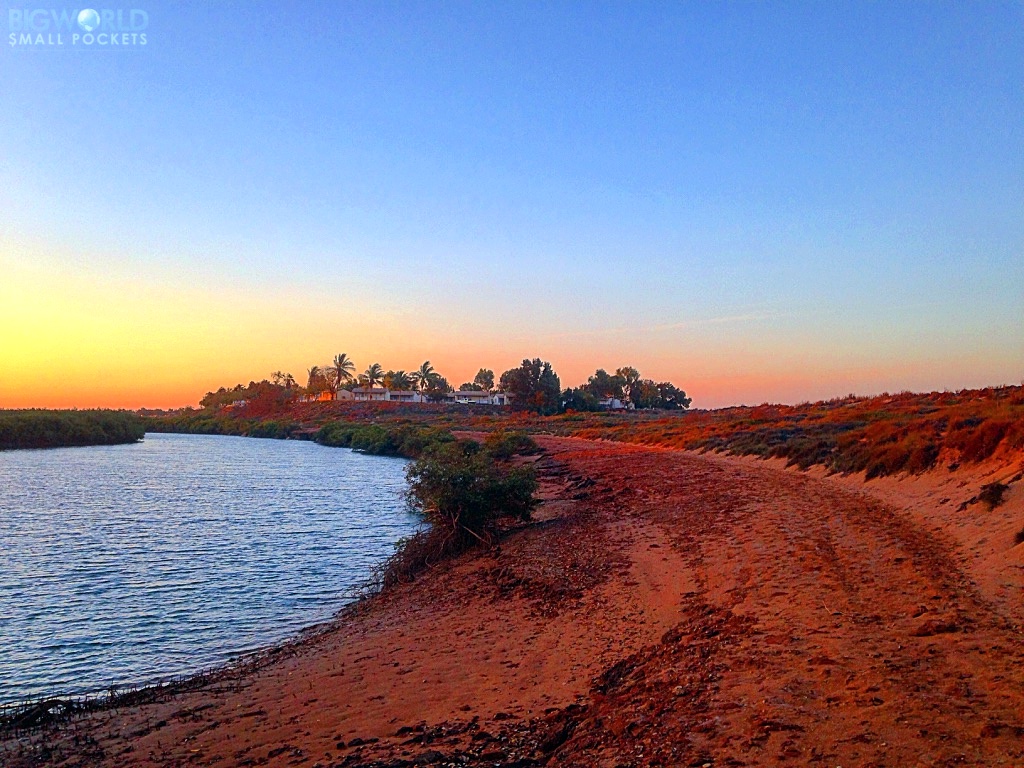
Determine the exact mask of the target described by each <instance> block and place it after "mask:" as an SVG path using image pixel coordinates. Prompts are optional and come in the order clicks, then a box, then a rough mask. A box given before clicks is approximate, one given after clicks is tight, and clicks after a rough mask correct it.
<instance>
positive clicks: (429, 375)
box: [411, 360, 438, 392]
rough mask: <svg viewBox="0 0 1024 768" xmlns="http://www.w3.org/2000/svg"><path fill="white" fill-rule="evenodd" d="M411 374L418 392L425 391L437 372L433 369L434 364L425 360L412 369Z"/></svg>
mask: <svg viewBox="0 0 1024 768" xmlns="http://www.w3.org/2000/svg"><path fill="white" fill-rule="evenodd" d="M411 375H412V380H413V381H414V382H416V386H417V387H419V390H420V392H425V391H426V390H427V389H428V388H429V387H430V384H431V382H432V381H433V380H434V379H435V378H437V376H438V373H437V371H435V370H434V366H432V365H431V364H430V361H429V360H425V361H424V362H423V365H421V366H420V367H419V368H417V369H416V370H415V371H413V372H412V374H411Z"/></svg>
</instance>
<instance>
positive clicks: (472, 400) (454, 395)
mask: <svg viewBox="0 0 1024 768" xmlns="http://www.w3.org/2000/svg"><path fill="white" fill-rule="evenodd" d="M448 397H450V398H451V399H452V400H454V401H455V402H456V403H469V404H471V405H491V404H493V402H494V399H493V397H492V396H491V393H490V392H484V391H483V390H482V389H468V390H462V391H460V392H449V393H448Z"/></svg>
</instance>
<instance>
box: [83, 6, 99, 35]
mask: <svg viewBox="0 0 1024 768" xmlns="http://www.w3.org/2000/svg"><path fill="white" fill-rule="evenodd" d="M99 25H100V15H99V14H98V13H96V11H94V10H93V9H92V8H86V9H85V10H84V11H79V13H78V26H80V27H81V28H82V31H83V32H92V31H93V30H95V29H96V28H97V27H98V26H99Z"/></svg>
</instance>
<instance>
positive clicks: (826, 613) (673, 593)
mask: <svg viewBox="0 0 1024 768" xmlns="http://www.w3.org/2000/svg"><path fill="white" fill-rule="evenodd" d="M542 443H543V444H544V445H545V447H546V448H547V449H548V453H547V455H546V456H545V457H543V458H542V459H541V461H540V465H541V467H542V468H543V469H544V472H545V478H546V479H545V486H544V493H545V496H546V498H547V499H548V501H547V502H546V504H545V505H544V507H543V508H542V509H541V514H540V515H539V516H538V517H539V518H540V519H541V520H542V522H540V523H539V524H537V525H535V526H532V527H531V528H528V529H526V530H523V531H521V532H519V533H516V534H514V535H513V536H511V537H510V538H509V539H508V540H507V541H506V542H504V543H503V545H502V547H501V551H500V552H499V553H496V554H491V555H485V556H480V557H475V558H467V559H466V560H463V561H460V562H458V563H456V564H455V565H454V566H453V567H450V568H444V569H438V570H437V571H435V572H432V573H430V574H428V575H427V576H426V577H425V578H422V579H420V580H419V581H417V583H415V584H413V585H410V586H409V587H408V588H403V589H400V590H397V591H395V592H394V593H392V594H390V595H387V596H385V597H383V598H379V599H377V600H375V601H372V602H371V603H370V604H369V605H368V606H366V607H365V608H364V609H361V610H358V611H353V612H351V614H350V615H349V616H347V617H346V618H345V619H344V620H342V621H341V622H339V624H338V626H337V628H336V629H334V630H333V631H332V632H330V633H328V634H326V635H324V636H321V637H320V638H318V639H316V640H315V641H314V642H311V643H307V644H303V645H300V646H297V647H293V648H289V649H287V650H285V651H283V652H282V653H281V654H279V656H280V657H281V658H280V660H278V661H275V662H274V663H273V664H271V665H269V666H267V667H266V668H264V669H263V670H261V671H259V672H258V673H256V674H252V675H248V676H246V677H243V678H240V679H238V680H233V681H226V682H222V683H220V684H218V685H217V686H214V687H211V689H209V690H205V691H200V692H194V693H189V694H184V695H181V696H178V697H176V698H174V699H173V700H171V701H166V702H161V703H156V704H151V705H147V706H144V707H139V708H135V709H132V710H122V711H116V712H110V713H103V714H100V715H96V716H94V717H92V718H90V719H87V720H82V721H79V722H77V723H75V724H74V725H73V726H71V727H69V728H67V729H66V730H64V731H62V732H61V733H60V734H58V735H57V736H56V737H55V736H53V735H52V734H51V735H47V736H46V743H47V744H48V745H49V747H48V748H49V749H50V751H49V752H43V753H37V754H36V757H35V758H34V759H33V758H31V757H30V756H29V754H28V753H27V752H26V751H24V750H21V749H20V748H19V749H17V750H16V749H13V747H12V745H10V744H9V745H7V747H6V749H7V751H6V752H0V759H6V760H7V761H8V762H9V763H10V764H11V765H12V766H21V765H29V764H40V763H43V764H53V765H76V764H81V765H110V766H120V765H140V766H147V765H153V766H178V765H181V766H185V765H209V766H241V765H274V766H277V765H282V766H284V765H305V766H314V765H317V764H319V765H320V766H323V767H325V768H326V766H331V765H345V766H350V765H363V766H370V765H375V766H385V765H387V766H394V767H395V768H397V767H398V766H403V765H414V764H419V765H449V764H450V765H465V764H470V765H504V766H509V765H519V766H527V765H541V764H546V765H566V766H609V767H611V766H634V765H635V766H654V765H663V766H691V765H696V766H704V765H707V764H711V765H713V766H720V765H748V766H772V765H822V766H832V767H834V766H845V767H846V768H849V767H850V766H918V765H920V766H945V765H1007V766H1011V765H1017V766H1020V765H1024V664H1022V661H1024V643H1022V641H1024V634H1022V633H1021V629H1020V627H1019V626H1017V625H1016V624H1015V617H1016V616H1018V615H1019V614H1018V613H1017V612H1016V610H1012V607H1013V606H1012V603H1013V601H1014V600H1016V601H1018V602H1019V601H1020V600H1021V595H1020V593H1019V591H1018V592H1017V593H1016V594H1014V593H1013V592H1012V591H1011V592H1009V593H1006V592H1005V590H1004V592H1001V593H999V594H1000V595H1002V598H1001V599H996V598H995V597H993V594H992V592H991V590H987V589H984V588H983V586H984V584H986V583H987V582H986V578H987V576H986V574H985V573H980V572H978V567H979V566H978V563H979V562H981V561H980V560H978V559H977V558H972V557H971V556H970V554H969V553H967V552H965V551H964V548H963V547H962V546H961V544H959V543H958V539H957V538H956V536H954V535H951V534H950V533H948V532H947V531H945V530H943V529H941V528H940V529H938V530H936V529H935V527H934V525H933V523H934V519H928V518H927V517H926V516H922V514H921V510H919V509H911V508H899V507H897V506H891V505H888V506H887V505H885V504H883V503H882V502H881V501H878V500H876V499H872V498H870V497H868V496H865V494H863V493H860V492H856V491H855V490H851V489H848V488H845V487H843V485H842V484H841V483H836V482H832V481H829V480H822V479H818V478H815V477H811V476H807V475H803V474H797V473H792V472H785V471H781V470H779V469H776V468H773V467H768V466H757V465H754V464H752V463H750V462H742V461H732V460H728V459H718V458H713V457H697V456H693V455H688V454H685V453H681V452H674V451H665V450H659V449H652V448H644V447H638V446H626V445H621V444H609V443H596V442H589V441H582V440H572V439H556V438H546V439H543V440H542ZM1016 490H1017V489H1016V488H1014V491H1016ZM890 495H891V494H890ZM1011 500H1013V499H1012V497H1011ZM1014 503H1016V502H1015V501H1014ZM1021 522H1024V521H1021ZM1009 544H1012V542H1009ZM1006 549H1007V552H1005V553H1002V554H1001V555H1000V557H1001V559H1000V562H1001V563H1002V564H1003V565H1004V566H1006V567H1016V564H1024V545H1021V546H1019V547H1016V548H1013V547H1010V546H1007V547H1006ZM1011 550H1012V551H1011ZM1007 563H1009V565H1007ZM979 585H982V586H979Z"/></svg>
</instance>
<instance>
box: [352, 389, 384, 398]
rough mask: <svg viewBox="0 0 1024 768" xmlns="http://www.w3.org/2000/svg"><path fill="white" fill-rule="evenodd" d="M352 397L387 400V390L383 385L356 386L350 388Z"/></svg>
mask: <svg viewBox="0 0 1024 768" xmlns="http://www.w3.org/2000/svg"><path fill="white" fill-rule="evenodd" d="M352 398H353V399H354V400H360V401H369V400H387V399H388V391H387V390H386V389H384V388H383V387H356V388H355V389H353V390H352Z"/></svg>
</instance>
